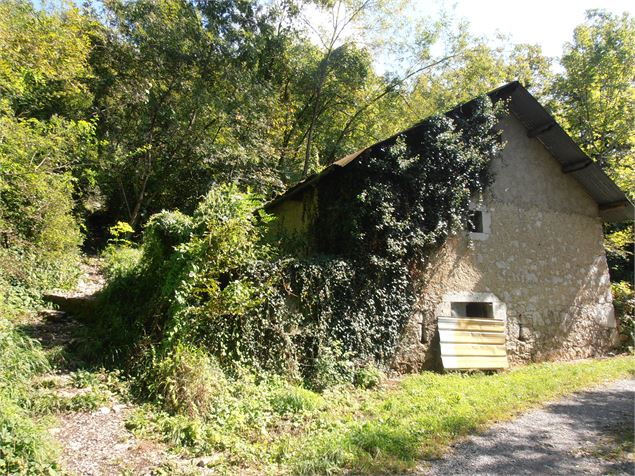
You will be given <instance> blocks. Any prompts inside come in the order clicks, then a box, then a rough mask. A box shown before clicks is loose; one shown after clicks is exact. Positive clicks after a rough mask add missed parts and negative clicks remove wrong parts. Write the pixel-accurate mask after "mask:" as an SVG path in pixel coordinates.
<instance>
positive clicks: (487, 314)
mask: <svg viewBox="0 0 635 476" xmlns="http://www.w3.org/2000/svg"><path fill="white" fill-rule="evenodd" d="M452 317H458V318H460V317H473V318H481V319H493V318H494V306H493V305H492V303H491V302H453V303H452Z"/></svg>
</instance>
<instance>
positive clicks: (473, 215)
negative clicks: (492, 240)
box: [467, 210, 483, 233]
mask: <svg viewBox="0 0 635 476" xmlns="http://www.w3.org/2000/svg"><path fill="white" fill-rule="evenodd" d="M467 229H468V231H470V232H472V233H483V212H482V211H480V210H470V215H469V218H468V222H467Z"/></svg>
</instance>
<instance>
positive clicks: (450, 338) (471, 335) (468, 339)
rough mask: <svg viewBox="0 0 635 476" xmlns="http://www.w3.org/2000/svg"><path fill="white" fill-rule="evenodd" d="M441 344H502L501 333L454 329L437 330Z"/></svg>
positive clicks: (503, 341)
mask: <svg viewBox="0 0 635 476" xmlns="http://www.w3.org/2000/svg"><path fill="white" fill-rule="evenodd" d="M439 337H440V339H441V342H454V343H456V344H469V343H474V344H504V343H505V334H504V333H503V332H472V331H457V330H454V329H439Z"/></svg>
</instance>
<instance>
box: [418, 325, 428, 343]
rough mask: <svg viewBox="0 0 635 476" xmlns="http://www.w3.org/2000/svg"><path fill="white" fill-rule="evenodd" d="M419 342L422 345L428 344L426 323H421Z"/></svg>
mask: <svg viewBox="0 0 635 476" xmlns="http://www.w3.org/2000/svg"><path fill="white" fill-rule="evenodd" d="M419 326H420V327H419V342H421V343H422V344H427V343H428V334H427V333H426V323H425V322H423V321H421V322H420V323H419Z"/></svg>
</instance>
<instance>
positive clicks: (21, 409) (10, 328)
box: [0, 306, 57, 474]
mask: <svg viewBox="0 0 635 476" xmlns="http://www.w3.org/2000/svg"><path fill="white" fill-rule="evenodd" d="M1 309H2V307H1V306H0V310H1ZM0 362H2V365H0V473H2V474H43V473H46V472H48V471H49V470H54V469H56V467H57V466H56V464H55V452H54V450H53V447H52V445H51V443H50V441H49V438H48V435H47V433H46V431H45V430H44V428H42V427H41V426H40V425H38V424H36V423H35V421H34V420H33V419H31V415H30V414H29V412H28V408H29V407H30V406H31V405H32V402H31V395H30V393H29V379H30V378H31V377H33V376H34V375H36V374H38V373H40V372H43V371H45V370H47V369H48V362H47V360H46V357H45V355H44V353H43V352H42V349H41V348H40V347H39V345H38V344H37V342H35V341H33V340H32V339H30V338H28V337H26V336H24V335H23V334H21V333H20V332H18V331H17V330H16V328H15V326H14V325H13V324H12V323H11V322H9V321H8V320H6V319H4V318H1V319H0Z"/></svg>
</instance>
